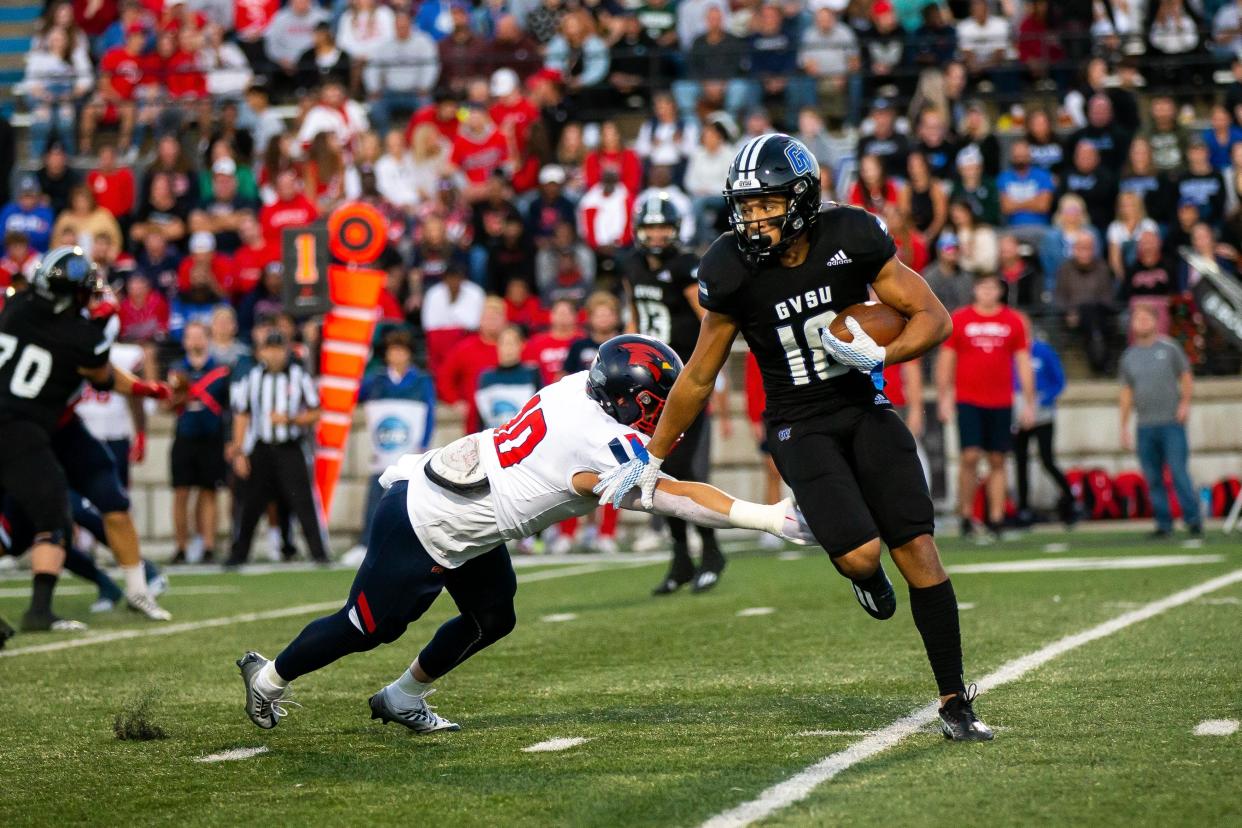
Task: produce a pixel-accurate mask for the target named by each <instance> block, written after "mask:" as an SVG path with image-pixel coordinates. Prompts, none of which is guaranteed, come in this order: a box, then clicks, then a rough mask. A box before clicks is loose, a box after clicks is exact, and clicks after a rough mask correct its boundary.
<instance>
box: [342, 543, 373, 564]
mask: <svg viewBox="0 0 1242 828" xmlns="http://www.w3.org/2000/svg"><path fill="white" fill-rule="evenodd" d="M366 556H367V548H366V546H364V545H363V544H361V543H359V544H355V545H354V546H351V547H350V548H349V551H348V552H346V553H345V554H344V555H343V556H342V557H341V563H342V564H344V565H345V566H348V567H350V568H351V569H357V568H358V567H360V566H362V561H363V559H364V558H366Z"/></svg>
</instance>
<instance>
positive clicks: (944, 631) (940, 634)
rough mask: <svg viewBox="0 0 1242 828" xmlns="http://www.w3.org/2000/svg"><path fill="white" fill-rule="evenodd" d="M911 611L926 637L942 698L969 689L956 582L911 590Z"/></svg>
mask: <svg viewBox="0 0 1242 828" xmlns="http://www.w3.org/2000/svg"><path fill="white" fill-rule="evenodd" d="M910 612H911V613H912V614H913V615H914V626H916V627H918V630H919V635H921V636H923V647H924V648H926V650H927V660H928V661H930V662H931V668H932V673H934V674H935V676H936V686H937V687H938V688H939V690H940V695H942V696H947V695H950V694H953V693H960V692H962V691H964V690H965V689H966V685H965V684H964V683H963V682H962V632H961V629H960V627H959V626H958V621H957V596H956V595H954V594H953V582H952V581H950V580H948V579H947V578H946V579H945V580H944V582H942V583H939V584H936V585H935V586H930V587H910Z"/></svg>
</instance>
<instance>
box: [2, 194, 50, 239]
mask: <svg viewBox="0 0 1242 828" xmlns="http://www.w3.org/2000/svg"><path fill="white" fill-rule="evenodd" d="M42 195H43V191H42V190H40V189H39V179H37V178H35V177H34V176H33V175H24V176H22V180H21V182H20V183H19V184H18V187H17V200H16V201H11V202H9V203H8V204H6V205H5V207H4V209H3V210H0V236H4V235H7V234H9V233H23V234H25V236H26V238H27V239H29V240H30V247H31V249H32V250H34V251H35V252H37V253H46V252H47V246H48V243H49V242H50V241H51V238H52V223H53V222H54V221H55V216H53V215H52V208H51V207H48V206H47V205H45V204H44V203H43V202H42V200H41V196H42Z"/></svg>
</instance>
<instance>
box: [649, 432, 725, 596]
mask: <svg viewBox="0 0 1242 828" xmlns="http://www.w3.org/2000/svg"><path fill="white" fill-rule="evenodd" d="M711 423H712V421H711V417H710V416H708V415H707V413H706V412H704V413H702V414H700V415H699V416H698V417H696V418H695V420H694V422H693V423H691V424H690V427H689V428H688V429H686V432H685V434H684V435H683V436H682V438H681V440H680V441H679V442H678V443H677V446H676V448H674V449H673V451H672V452H671V453H670V454H669V456H668V458H667V459H666V460H665V461H664V465H663V466H662V467H661V470H662V471H664V472H665V473H666V474H668V475H669V476H671V477H675V478H677V479H678V480H691V481H695V482H699V483H706V482H707V475H708V468H709V467H710V465H711V453H712V425H711ZM664 520H665V521H667V522H668V531H669V534H671V535H672V536H673V562H672V569H673V570H674V574H675V575H677V576H680V577H689V576H690V575H692V574H693V573H694V562H693V561H691V560H690V551H689V547H688V546H687V544H686V522H685V521H684V520H682V519H681V518H674V517H666V518H664ZM695 531H697V532H698V533H699V538H700V539H701V540H702V541H703V568H704V569H710V570H712V571H718V570H720V569H721V568H722V565H723V561H724V558H723V556H722V555H721V552H720V545H719V544H717V543H716V530H715V529H711V528H709V527H706V526H696V527H695Z"/></svg>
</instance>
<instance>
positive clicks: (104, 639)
mask: <svg viewBox="0 0 1242 828" xmlns="http://www.w3.org/2000/svg"><path fill="white" fill-rule="evenodd" d="M642 565H643V564H641V563H632V564H628V565H626V566H622V567H618V566H615V565H614V566H606V565H603V564H590V565H588V566H570V567H565V568H564V569H555V570H551V571H548V572H532V573H531V574H530V575H526V576H524V577H519V578H518V582H519V583H530V582H531V581H547V580H550V579H552V578H567V577H569V576H571V575H588V574H590V573H592V572H602V571H604V570H606V569H618V568H626V569H628V568H630V567H633V566H642ZM341 604H342V602H341V601H323V602H321V603H318V604H300V605H298V606H296V607H285V608H284V609H277V610H265V611H263V612H247V613H242V614H241V615H228V616H224V617H222V618H205V619H203V620H202V621H186V622H183V623H180V624H166V625H163V626H158V627H144V628H142V629H136V630H117V631H115V632H109V633H101V634H99V635H87V636H84V637H82V638H70V639H66V640H64V641H53V642H52V643H50V644H35V645H33V646H30V647H18V648H16V649H13V650H0V658H12V657H13V656H19V655H32V654H34V653H54V652H58V651H60V650H72V649H74V648H75V647H89V646H91V645H92V644H107V643H109V642H111V641H127V640H129V639H131V638H149V637H151V636H156V635H176V634H178V633H183V632H194V631H196V630H205V629H210V628H212V627H228V626H231V625H233V624H246V623H249V622H252V621H270V620H272V619H275V618H288V617H290V616H294V615H310V614H312V613H316V612H326V611H328V610H331V609H339V608H340V607H341Z"/></svg>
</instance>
